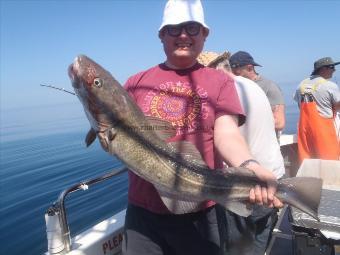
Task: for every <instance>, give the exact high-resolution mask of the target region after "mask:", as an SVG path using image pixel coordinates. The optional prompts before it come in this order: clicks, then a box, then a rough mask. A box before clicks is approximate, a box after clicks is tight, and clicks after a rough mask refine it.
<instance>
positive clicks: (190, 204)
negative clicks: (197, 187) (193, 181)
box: [161, 196, 202, 214]
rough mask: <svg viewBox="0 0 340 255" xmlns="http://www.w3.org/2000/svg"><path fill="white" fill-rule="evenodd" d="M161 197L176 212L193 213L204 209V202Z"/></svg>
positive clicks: (170, 209)
mask: <svg viewBox="0 0 340 255" xmlns="http://www.w3.org/2000/svg"><path fill="white" fill-rule="evenodd" d="M161 199H162V201H163V203H164V204H165V206H166V207H167V208H168V210H169V211H170V212H172V213H174V214H184V213H192V212H197V211H200V210H201V209H202V202H194V201H185V200H180V199H175V198H170V197H166V196H161Z"/></svg>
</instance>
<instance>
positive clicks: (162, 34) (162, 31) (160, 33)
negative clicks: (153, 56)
mask: <svg viewBox="0 0 340 255" xmlns="http://www.w3.org/2000/svg"><path fill="white" fill-rule="evenodd" d="M164 35H165V32H164V29H162V30H161V31H159V32H158V38H159V39H161V42H163V38H164Z"/></svg>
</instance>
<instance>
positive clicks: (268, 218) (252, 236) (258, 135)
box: [199, 52, 285, 255]
mask: <svg viewBox="0 0 340 255" xmlns="http://www.w3.org/2000/svg"><path fill="white" fill-rule="evenodd" d="M204 54H207V53H202V56H201V59H204ZM208 54H210V55H212V53H211V52H210V53H208ZM216 55H217V57H216V58H215V59H213V60H210V62H209V63H203V64H206V65H207V66H210V67H213V68H215V69H219V70H222V71H224V72H225V73H226V74H227V75H229V76H232V77H233V78H234V80H235V85H236V86H235V87H236V89H237V93H238V95H239V99H240V102H241V105H242V107H243V110H244V112H245V114H246V115H247V120H246V122H245V123H244V124H243V125H242V126H240V127H239V128H240V131H241V134H242V135H243V137H244V138H245V140H246V142H247V144H248V146H249V149H250V152H251V154H252V155H253V157H254V158H255V159H256V160H257V161H258V162H259V163H260V164H261V165H263V166H264V167H266V168H267V169H270V170H272V172H273V173H274V175H275V176H276V178H277V179H280V178H282V177H283V176H284V174H285V168H284V161H283V157H282V154H281V151H280V146H279V144H278V142H277V138H276V133H275V121H274V117H273V114H272V109H271V106H270V103H269V100H268V98H267V96H266V94H265V93H264V92H263V90H262V89H261V88H260V87H259V86H258V85H257V84H256V83H255V82H254V81H252V80H250V79H247V78H244V77H242V76H235V75H233V73H231V71H230V66H229V61H228V54H226V53H224V54H221V55H218V54H216ZM206 59H207V58H206ZM208 59H209V58H208ZM199 60H200V58H199ZM221 210H223V211H224V209H223V208H221ZM277 212H278V211H277V209H273V208H268V207H264V206H259V205H256V206H255V210H254V212H253V214H252V215H250V216H249V217H242V216H239V215H236V214H234V213H232V212H230V211H226V213H221V215H222V216H221V217H222V219H221V217H220V224H222V229H223V232H224V235H225V236H224V237H223V238H224V240H225V242H226V245H224V246H225V248H226V249H227V254H228V255H234V254H235V255H236V254H243V255H250V254H264V253H265V250H266V248H267V245H268V242H269V240H270V236H271V232H272V230H273V228H274V226H275V223H276V221H277V217H278V216H277ZM223 216H225V217H223ZM241 244H242V245H241Z"/></svg>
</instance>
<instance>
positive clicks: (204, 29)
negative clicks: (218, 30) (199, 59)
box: [203, 27, 209, 38]
mask: <svg viewBox="0 0 340 255" xmlns="http://www.w3.org/2000/svg"><path fill="white" fill-rule="evenodd" d="M208 35H209V29H207V28H206V27H203V36H204V37H205V38H207V37H208Z"/></svg>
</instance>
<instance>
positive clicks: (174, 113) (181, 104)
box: [142, 81, 208, 135]
mask: <svg viewBox="0 0 340 255" xmlns="http://www.w3.org/2000/svg"><path fill="white" fill-rule="evenodd" d="M206 98H207V92H206V91H205V90H204V89H202V88H198V89H196V90H193V89H192V88H191V86H190V85H189V83H183V82H180V81H178V82H176V83H174V82H166V83H162V84H160V85H159V87H158V90H157V91H150V92H148V94H147V95H146V97H145V98H144V104H143V107H142V110H143V112H144V113H146V114H147V115H150V116H153V117H158V118H160V119H163V120H167V121H169V122H170V123H171V124H172V126H173V127H175V128H176V129H177V135H179V134H182V133H183V132H192V131H194V130H196V129H197V128H198V127H199V126H200V125H199V124H200V121H199V120H201V121H202V120H204V119H206V118H207V117H208V116H207V115H208V114H207V112H208V111H207V108H206V100H205V99H206Z"/></svg>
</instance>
